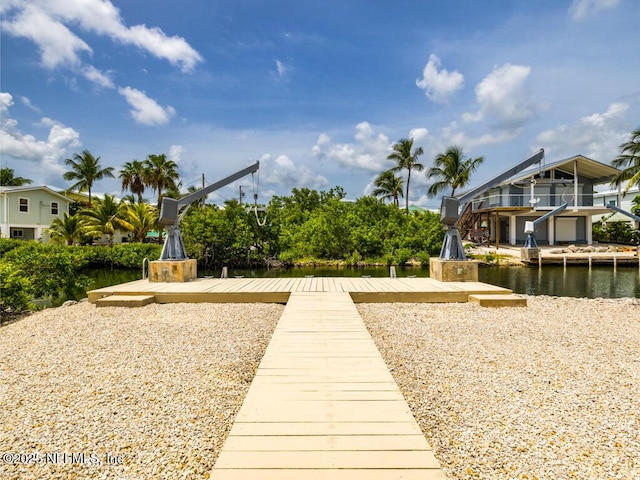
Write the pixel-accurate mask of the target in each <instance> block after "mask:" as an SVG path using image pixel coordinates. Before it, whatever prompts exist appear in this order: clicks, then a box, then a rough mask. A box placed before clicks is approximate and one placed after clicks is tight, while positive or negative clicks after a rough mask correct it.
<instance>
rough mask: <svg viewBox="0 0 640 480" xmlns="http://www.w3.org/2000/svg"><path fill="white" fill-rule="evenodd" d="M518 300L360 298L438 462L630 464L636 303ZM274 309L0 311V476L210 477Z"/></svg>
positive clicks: (639, 417) (627, 471)
mask: <svg viewBox="0 0 640 480" xmlns="http://www.w3.org/2000/svg"><path fill="white" fill-rule="evenodd" d="M528 301H529V306H528V307H527V308H504V309H490V308H481V307H478V306H477V305H474V304H364V305H359V307H358V308H359V310H360V312H361V313H362V315H363V318H364V319H365V323H366V325H367V327H368V328H369V330H370V332H371V333H372V335H373V337H374V340H375V341H376V343H377V345H378V348H379V349H380V350H381V352H382V354H383V357H384V358H385V360H386V362H387V364H388V365H389V366H390V368H391V369H392V373H393V374H394V376H395V378H396V380H397V382H398V384H399V385H400V388H401V389H402V391H403V393H404V395H405V397H406V398H407V401H408V402H409V404H410V405H411V407H412V409H413V412H414V415H415V416H416V418H417V420H418V423H419V424H420V426H421V428H422V429H423V431H424V432H425V435H426V436H427V438H428V440H429V441H430V443H431V444H432V445H433V446H434V448H435V452H436V456H437V458H438V459H439V460H440V462H441V463H442V466H443V467H444V470H445V473H446V474H447V478H449V479H478V478H480V479H489V480H501V479H509V480H511V479H528V480H532V479H534V478H538V479H539V480H542V479H549V480H555V479H572V478H576V479H589V480H590V479H596V480H600V479H624V480H639V479H640V414H639V412H640V302H639V301H638V300H632V299H621V300H587V299H569V298H554V297H529V298H528ZM282 310H283V306H282V305H264V304H242V305H238V304H172V305H149V306H147V307H144V308H139V309H127V308H99V309H96V308H95V307H94V306H92V305H89V304H87V303H82V304H78V305H74V306H71V307H64V308H58V309H49V310H45V311H43V312H40V313H37V314H34V315H32V316H30V317H28V318H26V319H23V320H20V321H18V322H15V323H13V324H10V325H7V326H3V327H1V328H0V406H1V408H0V455H2V454H7V453H9V454H11V455H9V456H5V455H2V457H0V478H1V479H2V480H5V479H10V480H18V479H19V480H23V479H44V478H47V479H68V478H69V479H70V478H77V479H85V478H90V479H102V478H109V479H112V478H113V479H127V480H128V479H132V480H133V479H135V480H138V479H156V478H158V479H159V478H161V479H183V478H188V479H192V478H196V479H201V478H207V476H208V472H209V471H210V470H211V468H212V466H213V464H214V462H215V459H216V457H217V455H218V452H219V450H220V448H221V447H222V444H223V442H224V440H225V438H226V435H227V433H228V431H229V429H230V427H231V424H232V421H233V418H234V416H235V414H236V412H237V410H238V409H239V407H240V405H241V403H242V400H243V398H244V396H245V394H246V392H247V390H248V387H249V384H250V382H251V380H252V378H253V375H254V373H255V370H256V368H257V365H258V363H259V361H260V359H261V357H262V355H263V353H264V350H265V348H266V345H267V344H268V342H269V339H270V338H271V334H272V332H273V329H274V327H275V324H276V323H277V320H278V318H279V316H280V314H281V313H282ZM55 453H58V456H57V457H56V456H54V455H53V454H55ZM15 454H24V455H23V456H22V457H21V456H19V455H15ZM47 454H48V456H47ZM71 454H74V456H73V457H72V456H71ZM79 454H84V458H83V457H82V456H81V455H79ZM107 454H109V455H110V458H111V459H112V461H113V462H114V463H115V464H112V465H107V464H106V462H107ZM7 460H10V461H9V462H7ZM36 460H40V461H41V462H42V463H40V464H35V465H33V464H24V463H25V462H26V463H28V462H33V461H36ZM93 462H101V464H92V463H93ZM10 463H16V464H15V465H12V464H10ZM118 463H121V464H118ZM301 478H302V477H301Z"/></svg>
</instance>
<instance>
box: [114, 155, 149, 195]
mask: <svg viewBox="0 0 640 480" xmlns="http://www.w3.org/2000/svg"><path fill="white" fill-rule="evenodd" d="M120 179H121V180H122V190H123V191H124V190H129V191H130V192H131V193H132V194H133V195H137V196H138V203H142V201H143V200H142V194H143V193H144V187H145V184H144V179H145V165H144V163H143V162H141V161H140V160H133V161H132V162H127V163H125V164H124V166H123V167H122V169H121V170H120Z"/></svg>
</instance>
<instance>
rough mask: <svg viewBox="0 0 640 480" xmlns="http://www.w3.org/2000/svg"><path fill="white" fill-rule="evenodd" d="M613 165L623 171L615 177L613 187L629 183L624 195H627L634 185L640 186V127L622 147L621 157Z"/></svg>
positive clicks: (612, 182)
mask: <svg viewBox="0 0 640 480" xmlns="http://www.w3.org/2000/svg"><path fill="white" fill-rule="evenodd" d="M611 165H612V166H614V167H616V168H622V169H623V170H622V171H621V172H620V173H619V174H617V175H616V176H615V177H613V180H612V181H611V184H612V185H615V186H617V187H619V186H620V185H622V184H623V183H625V182H627V185H626V186H625V188H624V193H627V192H628V191H629V190H630V189H631V188H632V187H633V186H634V185H638V186H640V127H638V128H636V129H635V130H634V131H633V132H631V138H630V139H629V141H628V142H625V143H623V144H622V145H620V155H618V157H616V158H615V159H614V160H613V161H612V162H611Z"/></svg>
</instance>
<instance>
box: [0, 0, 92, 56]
mask: <svg viewBox="0 0 640 480" xmlns="http://www.w3.org/2000/svg"><path fill="white" fill-rule="evenodd" d="M2 27H3V29H4V30H5V31H6V32H7V33H10V34H12V35H15V36H18V37H25V38H29V39H30V40H32V41H33V42H34V43H35V44H36V45H37V46H38V48H39V50H40V56H41V61H42V65H43V66H44V67H46V68H49V69H54V68H56V67H59V66H65V67H77V66H79V65H80V63H81V61H80V54H81V53H83V52H87V53H91V51H92V50H91V47H89V45H87V44H86V43H85V42H84V41H83V40H82V39H81V38H79V37H78V36H76V35H75V34H74V33H73V32H71V30H69V29H68V28H67V27H66V26H65V25H63V24H62V23H60V22H59V21H57V20H55V19H54V18H52V17H51V16H50V15H48V14H47V13H46V12H45V11H43V10H42V9H41V8H39V7H38V6H36V5H31V4H26V5H25V6H24V8H23V9H22V10H20V11H19V13H18V14H17V15H16V16H15V17H13V18H12V19H11V20H3V21H2Z"/></svg>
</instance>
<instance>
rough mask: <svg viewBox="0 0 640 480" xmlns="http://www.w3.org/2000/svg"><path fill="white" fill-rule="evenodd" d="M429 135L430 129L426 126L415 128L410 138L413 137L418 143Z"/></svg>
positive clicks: (410, 133)
mask: <svg viewBox="0 0 640 480" xmlns="http://www.w3.org/2000/svg"><path fill="white" fill-rule="evenodd" d="M428 136H429V130H427V129H426V128H414V129H412V130H411V131H410V132H409V138H413V141H414V142H416V143H418V142H420V141H421V140H424V139H425V138H427V137H428Z"/></svg>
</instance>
